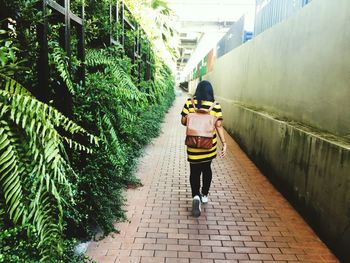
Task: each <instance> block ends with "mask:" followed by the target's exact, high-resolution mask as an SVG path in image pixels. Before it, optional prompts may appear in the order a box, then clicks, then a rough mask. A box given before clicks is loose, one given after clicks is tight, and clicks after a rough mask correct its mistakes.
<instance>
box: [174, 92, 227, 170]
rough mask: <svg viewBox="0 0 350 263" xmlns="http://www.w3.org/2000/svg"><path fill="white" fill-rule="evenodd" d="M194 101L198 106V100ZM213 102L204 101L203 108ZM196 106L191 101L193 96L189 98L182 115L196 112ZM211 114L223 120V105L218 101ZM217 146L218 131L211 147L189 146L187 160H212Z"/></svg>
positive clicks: (196, 161) (207, 107) (191, 161)
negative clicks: (198, 147)
mask: <svg viewBox="0 0 350 263" xmlns="http://www.w3.org/2000/svg"><path fill="white" fill-rule="evenodd" d="M194 103H195V105H196V108H197V100H196V99H195V100H194ZM212 104H213V102H211V101H202V108H204V109H209V108H210V106H211V105H212ZM194 112H195V111H194V108H193V105H192V102H191V98H188V99H187V101H186V103H185V105H184V107H183V109H182V112H181V115H182V116H183V117H185V116H187V114H189V113H194ZM210 114H211V115H214V116H216V117H217V118H218V120H222V111H221V105H220V104H219V103H218V102H217V103H216V105H215V106H214V108H213V109H212V110H211V111H210ZM216 148H217V136H216V131H214V136H213V147H212V148H211V149H197V148H191V147H188V146H187V160H188V161H189V162H190V163H201V162H208V161H211V160H212V159H214V158H215V157H216Z"/></svg>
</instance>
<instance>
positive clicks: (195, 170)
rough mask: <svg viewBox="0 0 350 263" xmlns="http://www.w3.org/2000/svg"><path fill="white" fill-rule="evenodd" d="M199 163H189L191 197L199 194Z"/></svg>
mask: <svg viewBox="0 0 350 263" xmlns="http://www.w3.org/2000/svg"><path fill="white" fill-rule="evenodd" d="M201 172H202V170H201V164H200V163H190V183H191V190H192V197H195V196H196V195H198V196H200V191H199V188H200V183H201V181H200V178H201Z"/></svg>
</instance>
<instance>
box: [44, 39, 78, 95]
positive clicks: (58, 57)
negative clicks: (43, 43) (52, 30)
mask: <svg viewBox="0 0 350 263" xmlns="http://www.w3.org/2000/svg"><path fill="white" fill-rule="evenodd" d="M50 44H51V45H52V54H49V56H50V57H52V59H53V61H54V65H55V67H56V69H57V71H58V73H59V74H60V77H61V78H62V79H63V81H64V82H65V84H66V86H67V88H68V90H69V92H70V93H71V94H74V84H73V81H72V78H71V75H70V73H69V70H68V59H67V57H66V53H65V52H64V50H63V49H62V48H61V47H60V46H59V44H58V43H57V42H54V41H51V42H50Z"/></svg>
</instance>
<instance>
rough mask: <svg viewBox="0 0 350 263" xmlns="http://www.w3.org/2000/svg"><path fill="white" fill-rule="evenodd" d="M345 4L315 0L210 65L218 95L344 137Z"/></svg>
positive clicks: (348, 42)
mask: <svg viewBox="0 0 350 263" xmlns="http://www.w3.org/2000/svg"><path fill="white" fill-rule="evenodd" d="M349 21H350V1H349V0H339V1H329V0H315V1H312V2H311V3H310V4H309V5H307V6H306V7H304V8H303V9H302V10H300V11H299V12H298V13H296V14H295V15H293V16H292V17H290V18H289V19H288V20H286V21H284V22H282V23H280V24H278V25H276V26H275V27H272V28H271V29H269V30H267V31H265V32H264V33H262V34H260V35H259V36H257V37H256V38H254V39H253V40H252V41H250V42H248V43H246V44H244V45H242V46H241V47H238V48H237V49H235V50H233V51H232V52H230V53H228V54H226V55H225V56H223V57H221V58H220V59H219V60H217V61H216V62H215V65H214V71H213V72H214V73H213V74H210V75H209V76H208V78H209V79H210V80H212V82H213V84H214V88H215V93H216V95H218V96H219V97H225V98H228V99H230V100H235V101H241V102H244V103H246V104H250V105H254V106H257V107H262V108H264V109H266V110H268V111H271V112H276V113H278V114H279V115H280V116H283V117H286V118H290V119H292V120H296V121H300V122H303V123H307V124H309V125H311V126H314V127H317V128H319V129H321V130H326V131H329V132H331V133H334V134H336V135H339V136H348V137H349V138H350V103H349V102H350V48H349V47H350V30H349V23H350V22H349Z"/></svg>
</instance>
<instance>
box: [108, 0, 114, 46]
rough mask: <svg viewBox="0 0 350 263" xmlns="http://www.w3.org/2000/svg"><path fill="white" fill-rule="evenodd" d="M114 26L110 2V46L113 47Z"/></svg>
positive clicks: (110, 0) (110, 1)
mask: <svg viewBox="0 0 350 263" xmlns="http://www.w3.org/2000/svg"><path fill="white" fill-rule="evenodd" d="M112 25H113V14H112V0H109V26H110V30H109V45H110V46H111V45H112V43H113V42H112V40H113V29H112Z"/></svg>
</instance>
